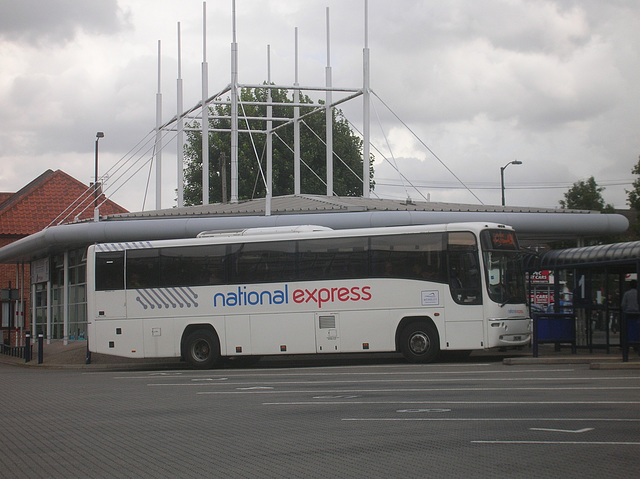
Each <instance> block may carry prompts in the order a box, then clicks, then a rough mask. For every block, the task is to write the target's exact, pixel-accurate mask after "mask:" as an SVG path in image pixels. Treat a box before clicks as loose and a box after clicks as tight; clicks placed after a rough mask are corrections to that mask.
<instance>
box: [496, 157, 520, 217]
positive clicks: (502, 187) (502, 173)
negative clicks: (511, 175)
mask: <svg viewBox="0 0 640 479" xmlns="http://www.w3.org/2000/svg"><path fill="white" fill-rule="evenodd" d="M521 164H522V162H521V161H520V160H513V161H510V162H509V163H507V164H506V165H504V166H501V167H500V186H501V189H502V206H504V170H506V169H507V166H509V165H521Z"/></svg>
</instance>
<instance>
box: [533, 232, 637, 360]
mask: <svg viewBox="0 0 640 479" xmlns="http://www.w3.org/2000/svg"><path fill="white" fill-rule="evenodd" d="M523 263H524V268H525V270H526V272H527V273H528V274H529V277H531V276H532V275H534V274H535V273H536V272H539V271H553V277H554V282H553V298H554V302H553V305H550V307H549V309H548V310H547V311H546V312H542V313H552V314H551V316H553V315H554V314H555V315H558V316H557V317H558V318H561V317H563V316H564V317H566V316H567V315H570V316H572V317H573V318H574V319H575V324H574V325H573V326H574V334H575V337H574V338H573V341H574V344H572V346H573V347H574V348H575V347H577V348H588V349H589V352H593V350H594V349H600V350H602V349H604V350H606V352H607V353H609V352H610V349H611V348H612V347H623V351H624V346H625V344H623V342H622V341H623V340H624V338H625V337H627V336H623V335H622V334H621V333H622V331H623V326H626V325H629V326H630V327H631V329H630V330H629V336H628V337H627V338H628V340H629V341H630V342H632V343H635V342H637V341H638V338H637V336H638V333H637V323H638V316H639V315H638V314H637V313H636V314H625V312H624V311H622V309H621V301H622V296H623V295H624V293H625V291H627V290H628V289H629V288H630V284H631V280H633V279H637V278H638V272H640V241H632V242H627V243H612V244H604V245H597V246H585V247H580V248H569V249H560V250H551V251H547V252H545V253H542V254H539V255H534V254H530V255H527V256H525V257H524V259H523ZM532 312H534V311H532ZM534 316H535V312H534ZM546 317H547V316H545V319H546ZM625 319H627V320H628V321H624V320H625ZM560 339H562V341H561V340H560ZM565 339H566V338H558V341H557V342H558V343H560V342H564V340H565ZM549 342H553V341H549Z"/></svg>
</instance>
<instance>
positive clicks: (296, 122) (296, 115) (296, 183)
mask: <svg viewBox="0 0 640 479" xmlns="http://www.w3.org/2000/svg"><path fill="white" fill-rule="evenodd" d="M299 85H300V83H298V27H296V28H295V75H294V82H293V86H294V89H293V103H294V104H296V105H299V104H300V89H299V88H295V87H297V86H299ZM293 193H294V194H295V195H299V194H300V107H299V106H294V107H293Z"/></svg>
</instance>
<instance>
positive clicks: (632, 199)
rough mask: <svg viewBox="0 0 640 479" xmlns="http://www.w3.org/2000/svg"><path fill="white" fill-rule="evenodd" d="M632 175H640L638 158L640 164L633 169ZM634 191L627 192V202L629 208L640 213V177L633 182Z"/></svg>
mask: <svg viewBox="0 0 640 479" xmlns="http://www.w3.org/2000/svg"><path fill="white" fill-rule="evenodd" d="M631 173H633V174H634V175H640V157H638V163H636V164H635V166H634V167H633V168H632V169H631ZM632 184H633V189H632V190H631V191H629V190H625V191H626V192H627V201H628V203H629V206H630V207H631V208H633V209H634V210H636V211H638V212H640V177H639V178H636V179H635V180H634V181H633V183H632Z"/></svg>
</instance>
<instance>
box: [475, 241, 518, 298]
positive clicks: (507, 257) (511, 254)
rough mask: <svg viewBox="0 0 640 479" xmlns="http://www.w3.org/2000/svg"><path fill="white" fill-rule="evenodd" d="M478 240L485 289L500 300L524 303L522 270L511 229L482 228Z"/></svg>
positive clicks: (492, 296) (490, 295) (491, 296)
mask: <svg viewBox="0 0 640 479" xmlns="http://www.w3.org/2000/svg"><path fill="white" fill-rule="evenodd" d="M481 240H482V244H483V256H484V258H483V260H484V267H485V272H486V275H487V289H488V292H489V297H490V298H491V300H492V301H495V302H496V303H500V304H522V303H525V302H526V291H525V283H524V274H523V272H522V265H521V262H520V253H519V252H518V244H517V241H516V238H515V235H514V234H513V232H511V231H495V230H489V231H483V232H482V233H481Z"/></svg>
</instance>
